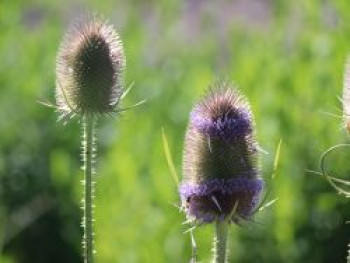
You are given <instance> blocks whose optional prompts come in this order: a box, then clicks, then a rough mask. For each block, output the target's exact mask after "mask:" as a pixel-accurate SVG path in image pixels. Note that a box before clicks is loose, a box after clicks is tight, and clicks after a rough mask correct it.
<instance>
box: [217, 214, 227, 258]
mask: <svg viewBox="0 0 350 263" xmlns="http://www.w3.org/2000/svg"><path fill="white" fill-rule="evenodd" d="M228 225H229V222H228V220H222V221H220V220H217V221H216V223H215V235H216V236H215V239H214V263H225V262H226V257H227V255H226V254H227V231H228Z"/></svg>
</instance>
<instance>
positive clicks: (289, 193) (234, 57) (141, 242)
mask: <svg viewBox="0 0 350 263" xmlns="http://www.w3.org/2000/svg"><path fill="white" fill-rule="evenodd" d="M349 10H350V2H349V1H348V0H335V1H331V0H322V1H318V0H310V1H303V0H296V1H282V0H274V1H272V0H259V1H258V0H234V1H223V0H220V1H210V0H161V1H155V0H154V1H136V0H134V1H117V0H114V1H111V0H103V1H99V0H96V1H83V0H80V1H79V0H73V1H49V0H47V1H45V0H41V1H39V0H29V1H18V0H13V1H10V0H2V1H0V55H1V56H0V57H1V62H0V262H1V263H56V262H57V263H62V262H64V263H71V262H72V263H73V262H74V263H75V262H82V258H81V249H80V247H81V244H80V242H81V241H80V240H81V236H82V230H81V228H80V215H81V209H80V206H81V204H80V201H81V197H82V186H81V184H80V181H81V179H82V171H81V169H80V167H81V160H80V126H79V123H78V121H77V120H73V121H71V122H70V123H68V124H67V125H65V126H64V125H62V124H61V123H57V121H56V120H57V114H56V113H55V112H54V111H53V110H52V109H49V108H46V107H43V106H41V105H40V104H39V103H37V101H38V100H46V99H48V100H51V101H54V89H55V56H56V53H57V50H58V47H59V44H60V42H61V40H62V37H63V34H64V33H65V31H66V30H67V28H68V27H69V24H71V23H73V22H74V21H76V20H78V19H80V18H81V17H82V16H83V15H84V14H86V13H87V12H90V13H91V12H96V13H98V14H100V15H102V16H104V17H105V18H108V20H109V21H110V22H111V23H112V24H114V25H115V27H116V28H117V30H118V31H119V32H120V35H121V38H122V40H123V42H124V47H125V52H126V58H127V67H126V85H129V84H131V83H132V82H134V83H135V85H134V89H133V90H132V91H131V92H130V94H129V96H128V97H127V98H126V99H125V100H124V101H123V102H122V105H123V106H128V105H132V104H134V103H136V102H138V101H140V100H142V99H146V100H147V103H146V104H144V105H143V106H140V107H138V108H135V109H133V110H130V111H128V112H125V113H124V114H123V115H121V116H120V117H118V118H114V119H113V118H106V119H103V120H101V121H100V123H99V128H100V129H99V132H98V153H99V158H98V166H97V171H98V173H97V189H96V213H95V215H96V225H95V229H96V231H95V234H96V250H97V254H96V262H102V263H114V262H127V263H129V262H130V263H133V262H152V263H156V262H176V263H178V262H188V261H189V259H190V257H191V245H190V237H189V235H188V234H183V232H184V231H185V230H186V229H187V228H188V227H187V226H184V225H182V222H183V221H184V220H185V217H184V215H183V214H182V213H180V212H179V211H178V209H177V208H176V207H175V206H173V205H172V203H175V204H178V203H179V198H178V194H177V186H176V183H175V182H174V181H173V180H172V177H171V175H170V172H169V169H168V167H167V163H166V159H165V155H164V152H163V144H162V137H161V129H162V127H164V130H165V133H166V135H167V138H168V141H169V145H170V148H171V153H172V156H173V159H174V164H175V166H176V169H177V172H178V173H179V175H180V176H181V159H182V144H183V137H184V132H185V129H186V123H187V121H188V114H189V111H190V110H191V107H192V105H193V104H194V103H195V102H196V101H197V100H198V99H199V98H200V97H201V96H203V94H205V91H206V90H207V88H208V86H209V85H210V83H212V82H213V81H215V80H216V79H227V80H231V81H232V82H233V83H235V85H236V86H237V87H239V88H240V89H241V90H242V91H243V93H244V94H245V95H246V96H247V98H248V99H249V100H250V102H251V104H252V108H253V111H254V114H255V117H256V124H257V137H258V140H259V143H260V145H261V147H262V148H263V149H264V150H265V151H267V152H268V153H269V154H262V155H261V171H262V176H263V177H264V178H265V179H266V181H267V184H268V188H269V190H270V196H269V200H271V199H274V198H278V201H277V202H276V203H275V204H274V205H273V206H271V207H270V208H267V209H265V210H263V211H262V212H261V213H259V214H258V215H257V216H256V217H255V219H254V221H253V222H251V223H249V224H245V225H243V226H232V227H231V230H230V234H229V242H230V244H229V247H230V251H231V252H230V262H231V261H232V262H269V263H271V262H272V263H273V262H315V263H316V262H317V263H319V262H345V258H346V254H347V253H346V249H347V242H348V241H349V236H350V229H349V225H346V221H347V220H349V218H350V209H349V204H348V200H346V199H345V198H344V197H342V196H339V195H337V194H336V193H335V191H334V190H333V189H332V188H331V187H330V186H329V185H328V184H327V183H326V181H325V180H324V179H322V178H321V177H320V176H317V175H312V174H310V173H308V172H307V170H316V171H317V170H318V169H319V168H318V163H319V157H320V155H321V154H322V152H324V151H325V150H326V149H327V148H328V147H330V146H332V145H335V144H337V143H344V142H347V141H348V137H347V135H346V133H345V132H344V131H343V129H342V124H341V123H342V120H341V118H339V117H336V116H330V115H327V114H325V113H324V112H329V113H331V114H333V115H338V116H340V115H341V114H342V113H341V103H340V101H339V100H338V97H339V96H340V95H341V92H342V80H343V67H344V63H345V59H346V56H347V54H348V53H349V51H350V12H349ZM279 140H282V148H281V154H280V160H279V164H278V168H277V172H276V177H275V179H273V180H272V179H271V174H272V170H273V161H274V156H275V152H276V148H277V145H278V142H279ZM349 158H350V153H349V152H348V151H346V150H339V151H336V152H335V153H334V154H332V156H330V159H329V160H328V162H327V167H328V169H329V172H330V173H331V174H332V175H336V176H338V177H342V178H346V175H348V174H349V172H350V162H349ZM194 233H195V238H196V241H197V245H198V257H199V259H200V261H201V262H210V257H211V245H212V236H213V229H212V226H203V227H201V228H199V229H197V230H195V232H194Z"/></svg>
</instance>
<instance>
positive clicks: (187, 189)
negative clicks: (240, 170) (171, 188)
mask: <svg viewBox="0 0 350 263" xmlns="http://www.w3.org/2000/svg"><path fill="white" fill-rule="evenodd" d="M263 187H264V181H263V180H262V179H260V178H254V179H249V178H243V177H239V178H232V179H229V180H225V179H212V180H209V181H205V182H203V183H200V184H190V183H185V182H183V183H182V184H181V186H180V189H179V192H180V195H181V197H182V198H184V199H187V198H188V197H190V196H193V195H195V196H210V195H211V194H213V193H215V192H220V193H221V194H227V195H233V194H235V193H247V194H251V195H256V194H259V193H260V192H261V190H262V189H263Z"/></svg>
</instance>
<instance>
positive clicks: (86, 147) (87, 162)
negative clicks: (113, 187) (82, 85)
mask: <svg viewBox="0 0 350 263" xmlns="http://www.w3.org/2000/svg"><path fill="white" fill-rule="evenodd" d="M94 123H95V118H94V116H92V115H85V116H84V119H83V126H84V130H83V132H84V134H83V136H84V141H83V159H84V206H83V207H84V218H83V227H84V240H83V245H84V262H85V263H92V262H93V252H94V238H93V195H94V190H93V187H94V182H93V178H92V176H93V154H94V153H93V151H94V148H93V147H94Z"/></svg>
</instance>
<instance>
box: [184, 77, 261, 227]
mask: <svg viewBox="0 0 350 263" xmlns="http://www.w3.org/2000/svg"><path fill="white" fill-rule="evenodd" d="M257 158H258V145H257V143H256V141H255V138H254V122H253V116H252V112H251V110H250V107H249V104H248V102H247V101H246V99H245V98H244V97H243V96H242V95H241V94H240V92H238V91H237V90H235V89H232V87H231V85H230V84H229V83H216V84H215V85H214V86H213V87H212V88H211V90H210V91H209V93H208V94H207V96H206V97H204V99H203V100H202V101H200V102H199V103H197V104H196V105H195V106H194V108H193V110H192V112H191V114H190V120H189V124H188V127H187V132H186V136H185V146H184V156H183V180H182V182H181V184H180V187H179V193H180V197H181V200H182V206H183V208H184V210H185V212H186V214H187V217H188V219H192V220H194V221H196V222H199V223H211V222H213V221H216V220H226V219H228V220H229V221H231V222H236V223H238V222H241V221H242V220H247V219H250V218H251V215H252V213H253V211H254V209H255V208H256V207H257V204H258V202H259V198H260V193H261V191H262V190H263V186H264V183H263V180H262V179H261V178H260V177H259V169H258V160H257ZM228 217H229V218H228Z"/></svg>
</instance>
